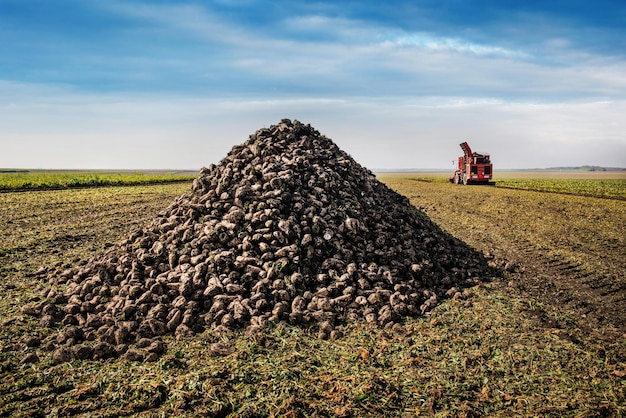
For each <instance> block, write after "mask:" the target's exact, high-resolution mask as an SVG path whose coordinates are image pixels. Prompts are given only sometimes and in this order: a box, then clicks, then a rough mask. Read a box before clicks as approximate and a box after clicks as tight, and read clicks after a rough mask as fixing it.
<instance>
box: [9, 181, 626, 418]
mask: <svg viewBox="0 0 626 418" xmlns="http://www.w3.org/2000/svg"><path fill="white" fill-rule="evenodd" d="M379 177H380V178H381V180H382V181H384V182H385V183H387V184H388V185H389V186H390V187H391V188H393V189H395V190H397V191H398V192H400V193H402V194H404V195H405V196H407V197H408V198H409V199H410V201H411V202H412V204H413V205H415V206H416V207H417V208H420V209H422V210H423V211H425V212H426V213H427V214H428V216H429V217H430V218H431V219H433V221H435V222H436V223H437V224H438V225H439V226H441V227H442V228H443V229H444V230H446V231H447V232H449V233H450V234H452V235H454V236H456V237H457V238H459V239H461V240H463V241H464V242H466V243H467V244H469V245H470V246H472V247H475V248H476V249H478V250H481V251H482V252H483V253H485V254H487V255H490V256H492V257H493V263H494V265H495V266H496V267H498V268H500V269H501V270H502V274H501V276H499V277H493V278H484V279H485V280H484V281H483V282H482V283H479V284H478V285H477V286H475V287H474V288H471V289H468V291H467V294H466V295H465V296H464V297H463V298H459V299H451V300H445V301H443V302H442V303H441V304H440V305H439V306H438V307H436V308H435V309H434V310H433V311H432V312H431V313H430V314H429V315H427V316H425V317H418V318H407V320H406V322H405V323H404V324H403V330H402V331H400V332H389V331H387V330H381V329H378V328H376V327H369V326H367V324H362V323H354V324H347V325H346V328H345V330H344V337H343V338H342V339H340V340H337V341H322V340H319V339H318V338H317V337H316V336H315V333H314V332H310V331H309V330H306V329H298V328H293V329H288V330H286V329H278V328H277V329H273V330H268V332H267V334H266V335H263V336H262V337H250V336H246V335H243V334H237V333H235V334H232V335H218V334H213V333H210V332H206V333H204V334H202V335H199V336H194V337H192V338H189V339H183V340H176V339H174V338H170V337H166V338H164V341H165V342H166V344H167V346H168V352H167V353H166V354H165V355H164V356H163V357H162V358H160V359H159V360H158V361H156V362H153V363H133V362H129V361H112V360H108V361H105V362H99V361H74V362H71V363H63V364H56V363H55V362H54V361H52V359H51V354H50V353H49V352H46V350H45V349H43V345H44V344H45V342H46V339H49V338H51V332H50V330H47V329H44V328H43V327H41V326H40V325H39V324H38V322H37V319H35V318H32V317H30V316H28V315H24V314H23V313H22V312H21V308H22V306H24V305H25V304H28V303H32V302H33V301H37V300H39V299H40V298H41V296H40V293H39V292H40V290H41V289H42V288H43V287H45V286H46V283H42V281H41V278H39V277H37V276H35V275H33V273H34V272H35V271H37V269H38V268H39V267H40V266H41V265H47V266H49V265H55V266H57V268H58V269H59V270H61V269H64V268H66V267H69V266H74V265H77V264H81V263H84V262H85V260H86V259H88V258H89V257H91V256H93V255H94V254H97V253H99V252H101V251H103V250H104V249H105V248H107V247H108V246H110V245H111V243H112V242H116V241H119V240H121V239H124V238H126V237H127V236H128V235H129V234H130V233H131V232H132V231H134V230H135V229H136V228H138V227H140V226H142V225H145V224H146V223H147V222H149V220H151V219H152V218H153V217H154V216H155V215H156V214H157V213H158V212H159V211H160V210H161V209H162V208H164V207H165V206H166V205H167V204H169V202H171V201H172V199H174V198H175V197H176V196H178V195H180V194H181V193H183V192H184V191H185V190H187V189H188V187H189V186H188V185H184V184H175V185H159V186H142V187H129V188H101V189H93V190H89V189H83V190H67V191H50V192H29V193H23V194H15V193H7V194H0V230H1V231H2V234H0V321H1V323H2V327H0V416H197V415H204V416H222V417H235V416H295V417H300V416H302V417H306V416H340V417H350V416H372V417H374V416H393V417H406V416H418V415H420V416H436V417H453V416H454V417H457V416H465V417H475V416H501V417H509V416H520V417H526V416H528V417H531V416H532V417H534V416H553V417H561V416H570V417H599V416H624V414H626V407H625V406H624V405H625V403H626V395H625V394H626V379H625V378H626V327H625V319H624V315H623V313H624V312H625V311H626V309H625V308H626V286H625V283H626V276H625V275H624V273H623V272H624V271H625V270H624V269H625V267H626V257H624V250H623V249H624V248H625V245H626V231H625V226H626V204H625V202H624V201H620V200H613V199H596V198H590V197H585V196H572V195H562V194H556V193H537V192H530V191H519V190H510V189H499V188H497V187H480V186H479V187H473V186H472V187H464V186H456V185H452V184H448V183H446V182H437V181H423V180H420V179H418V178H416V177H410V176H406V175H399V176H379ZM33 335H35V336H38V337H39V338H40V339H41V346H36V347H28V346H26V344H25V342H24V341H25V338H26V337H28V336H33ZM216 347H217V348H220V350H221V351H223V354H217V355H216ZM220 350H217V351H220ZM33 354H34V355H36V356H38V360H39V361H37V362H33V363H30V362H29V361H25V360H26V359H28V358H29V356H30V358H32V355H33Z"/></svg>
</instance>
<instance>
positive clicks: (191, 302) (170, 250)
mask: <svg viewBox="0 0 626 418" xmlns="http://www.w3.org/2000/svg"><path fill="white" fill-rule="evenodd" d="M488 274H489V270H488V267H487V263H486V262H485V260H484V258H483V257H482V256H481V255H480V254H478V253H476V252H475V251H473V250H471V249H470V248H468V247H467V246H466V245H464V244H463V243H462V242H460V241H458V240H456V239H455V238H453V237H451V236H450V235H448V234H446V233H444V232H443V231H442V230H440V229H439V228H438V227H437V226H436V225H435V224H434V223H433V222H431V221H430V219H429V218H428V217H427V216H426V215H425V214H424V213H422V212H420V211H418V210H417V209H415V208H414V207H413V206H411V205H410V204H409V202H408V200H407V199H406V198H405V197H403V196H401V195H399V194H397V193H395V192H394V191H392V190H390V189H389V188H387V187H386V186H385V185H383V184H382V183H380V182H379V181H378V180H377V179H376V178H375V176H374V175H373V174H372V173H371V172H370V171H369V170H367V169H365V168H363V167H362V166H360V165H359V164H358V163H357V162H356V161H355V160H354V159H352V158H351V157H350V156H349V155H348V154H346V153H345V152H343V151H342V150H340V149H339V148H338V147H337V146H336V144H335V143H334V142H333V141H332V140H330V139H329V138H327V137H325V136H323V135H320V133H319V132H318V131H316V130H315V129H313V128H312V127H311V126H310V125H304V124H302V123H300V122H298V121H293V122H292V121H290V120H288V119H284V120H282V121H281V122H280V123H279V124H277V125H274V126H271V127H270V128H267V129H265V128H264V129H260V130H258V131H257V132H255V133H254V134H252V135H251V136H250V138H249V139H248V140H247V141H246V142H245V143H243V144H242V145H239V146H235V147H234V148H233V149H232V150H231V152H230V153H229V154H228V155H227V156H226V157H225V158H224V159H223V160H222V161H221V162H220V163H219V164H218V165H210V166H209V167H207V168H203V169H202V170H201V172H200V175H199V176H198V178H196V179H195V180H194V182H193V186H192V188H191V190H190V191H189V192H187V193H185V194H183V195H181V196H180V197H178V198H177V199H175V201H174V202H172V204H171V205H170V206H169V207H168V208H166V209H165V210H163V211H162V212H161V213H160V214H159V215H158V216H157V217H156V218H155V219H154V220H153V221H152V222H151V223H150V224H149V225H148V226H147V227H145V228H143V229H142V230H139V231H137V232H136V233H134V234H133V235H132V236H130V237H129V238H128V239H127V240H125V241H123V242H121V243H119V244H117V245H115V246H114V247H112V248H110V249H109V250H108V251H106V252H105V253H103V254H100V255H97V256H95V257H93V258H92V259H91V260H88V261H87V263H86V264H85V265H83V266H79V267H75V268H71V269H68V270H66V271H64V272H62V273H61V274H51V273H49V274H48V280H49V281H51V282H52V283H53V284H65V285H66V286H65V290H64V291H63V292H61V291H59V290H57V287H56V286H55V287H52V288H48V289H46V290H45V291H44V292H43V297H44V299H43V301H41V302H40V303H38V304H36V305H29V306H25V307H24V309H23V310H24V312H26V313H30V314H33V315H37V316H39V317H40V322H41V324H42V325H43V326H46V327H53V328H56V327H59V326H60V330H59V331H58V333H57V335H56V340H54V341H52V342H48V343H47V344H46V346H47V348H48V349H49V350H55V352H54V354H53V358H55V359H57V361H67V360H69V359H72V358H79V359H87V358H93V359H100V358H106V357H118V356H121V355H124V356H125V357H126V358H128V359H131V360H137V361H141V360H151V359H155V358H157V357H158V356H159V355H160V354H161V353H163V352H164V351H165V349H166V347H165V345H164V344H163V342H162V341H161V339H160V336H162V335H165V334H174V335H175V336H176V337H186V336H191V335H194V334H196V333H200V332H202V331H203V330H204V329H206V328H217V329H222V330H233V329H238V328H243V329H246V330H247V331H249V332H258V331H260V330H262V329H263V328H265V327H266V326H268V324H269V323H274V324H279V323H288V324H294V325H303V326H307V325H309V324H310V325H312V326H314V327H316V328H315V329H317V330H318V332H319V336H320V338H329V337H330V338H338V337H340V336H341V324H342V322H345V321H346V320H357V319H365V320H366V321H367V322H370V323H375V324H378V325H380V326H384V327H393V326H396V324H397V323H399V321H401V319H402V318H403V317H405V316H409V315H410V316H417V315H420V314H424V313H425V312H427V311H429V310H430V309H432V308H433V307H434V306H435V305H436V304H437V303H438V301H440V300H441V299H442V298H444V297H452V296H454V294H456V293H457V292H458V291H459V289H460V288H461V287H464V286H466V285H467V284H468V283H472V282H473V281H475V280H476V279H477V278H478V277H485V276H486V275H488Z"/></svg>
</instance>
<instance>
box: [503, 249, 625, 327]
mask: <svg viewBox="0 0 626 418" xmlns="http://www.w3.org/2000/svg"><path fill="white" fill-rule="evenodd" d="M511 246H512V247H513V248H512V249H511V250H512V253H513V254H515V253H517V259H518V260H519V261H517V262H515V264H516V265H517V266H518V267H517V268H514V269H512V271H509V272H507V276H508V278H509V279H511V280H512V283H513V284H514V286H515V287H516V288H517V289H519V290H521V291H522V292H523V293H524V294H525V295H526V296H527V297H528V298H533V299H537V300H538V301H539V302H541V303H543V304H548V305H552V306H556V307H561V308H565V311H570V312H575V313H578V315H577V316H578V317H579V321H577V322H578V323H577V324H576V325H577V326H580V327H581V328H588V329H587V331H591V330H596V329H599V328H605V327H606V326H607V325H610V326H612V327H615V328H616V331H618V332H619V333H622V334H623V333H626V318H625V317H624V315H623V312H626V283H624V282H619V281H618V280H617V278H613V277H610V276H608V275H604V274H601V273H598V272H593V271H589V270H587V269H586V268H585V267H584V266H583V265H581V264H576V263H573V262H571V261H568V260H564V259H562V258H558V257H554V256H552V257H550V256H546V255H543V254H541V250H539V249H537V248H536V247H535V246H534V245H533V243H532V242H530V241H523V240H520V241H517V242H514V243H511ZM535 313H536V314H537V315H538V316H539V319H541V321H542V322H543V323H544V325H546V326H548V327H552V328H557V329H562V330H567V329H568V328H570V327H571V324H566V323H559V321H558V320H556V321H555V319H553V318H547V316H546V315H545V313H541V312H535Z"/></svg>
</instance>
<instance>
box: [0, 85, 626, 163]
mask: <svg viewBox="0 0 626 418" xmlns="http://www.w3.org/2000/svg"><path fill="white" fill-rule="evenodd" d="M2 87H3V88H7V87H8V90H12V91H13V92H14V96H13V97H9V98H0V109H3V111H2V112H0V126H2V129H0V144H2V149H3V152H2V153H1V154H0V167H43V168H181V169H182V168H189V169H197V168H199V167H201V166H203V165H208V164H210V163H217V162H219V160H221V158H223V157H224V156H225V155H226V153H227V152H228V151H229V150H230V148H231V147H232V146H233V145H236V144H239V143H241V142H243V141H245V140H246V139H247V137H248V135H249V134H251V133H252V132H254V131H255V130H256V129H259V128H262V127H267V126H269V125H271V124H274V123H277V122H278V121H279V120H280V119H282V118H285V117H287V118H291V119H298V120H300V121H302V122H304V123H310V124H311V125H312V126H313V127H315V128H316V129H318V130H319V131H320V132H321V133H322V134H325V135H327V136H329V137H331V138H332V139H333V140H335V142H337V144H338V145H339V146H340V147H342V148H343V149H344V150H345V151H346V152H348V153H350V154H351V155H352V156H353V157H354V158H355V159H356V160H357V161H359V162H360V163H361V164H363V165H365V166H366V167H369V168H372V169H375V168H446V167H448V166H449V165H450V161H452V159H453V158H455V157H456V154H457V153H458V152H459V150H458V144H459V143H460V142H461V141H463V140H468V141H469V142H470V144H471V145H472V146H473V147H474V148H476V149H480V150H484V151H488V152H490V153H491V154H492V156H493V158H494V162H495V163H496V164H497V167H498V168H520V167H547V166H558V165H583V164H594V165H607V166H625V165H626V138H625V137H624V132H625V131H626V129H625V128H626V126H625V122H624V121H623V115H624V114H626V100H621V101H615V100H605V101H581V102H579V103H569V104H562V103H555V104H549V103H525V102H507V101H503V100H502V99H490V98H477V99H475V98H472V97H423V98H407V97H394V96H387V97H379V98H376V99H373V98H367V97H345V98H332V97H329V98H314V97H312V98H307V97H300V98H297V99H288V98H279V97H275V98H269V99H250V98H245V97H242V98H232V99H224V98H215V99H198V98H189V97H185V96H171V95H144V96H142V95H97V94H83V93H77V92H70V91H65V92H63V91H62V90H59V89H58V88H48V87H45V86H34V85H20V86H15V85H13V86H11V85H7V83H4V84H3V85H2ZM16 95H17V96H20V97H21V100H20V101H17V102H16V101H15V97H16Z"/></svg>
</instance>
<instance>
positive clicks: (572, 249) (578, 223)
mask: <svg viewBox="0 0 626 418" xmlns="http://www.w3.org/2000/svg"><path fill="white" fill-rule="evenodd" d="M383 180H384V181H386V182H387V183H388V184H389V185H390V186H391V187H392V188H395V189H396V190H398V191H399V192H400V193H404V194H406V195H407V196H408V197H409V198H410V199H411V202H412V203H413V204H414V205H415V206H417V207H421V208H423V209H424V211H425V212H426V213H428V215H429V216H430V217H431V218H432V219H433V220H434V221H435V222H436V223H438V224H439V225H440V226H441V227H442V228H444V229H445V230H447V231H448V232H450V233H452V234H453V235H455V236H456V237H458V238H460V239H461V240H463V241H465V242H467V243H469V244H470V245H472V246H475V247H476V248H479V249H481V250H482V251H484V252H486V253H491V254H493V255H495V256H496V257H498V258H499V259H500V260H501V261H502V262H503V263H505V264H506V277H507V278H508V280H509V281H508V284H509V285H510V287H511V288H513V289H516V291H519V292H522V293H523V294H525V295H527V297H528V298H529V299H532V300H535V301H536V302H537V303H539V304H541V305H542V306H544V307H547V308H548V310H549V311H551V312H552V314H550V315H548V314H546V313H537V315H538V317H539V318H540V319H541V321H543V322H544V323H545V325H546V326H547V327H550V328H555V329H558V330H560V331H559V332H561V333H562V334H563V335H569V334H572V335H570V336H569V337H567V338H576V337H575V336H574V334H576V333H578V332H582V333H593V334H594V335H597V336H598V338H602V339H608V340H610V341H613V342H618V341H620V340H623V339H624V338H625V336H626V316H625V315H624V312H626V276H625V275H624V271H625V268H626V257H624V254H625V252H624V248H626V204H625V203H624V202H623V201H620V200H617V199H598V198H594V197H587V196H572V195H566V194H559V193H538V192H532V191H523V190H507V189H502V188H498V187H490V186H474V187H458V186H456V185H452V184H445V183H441V182H432V183H429V182H428V181H420V182H419V183H420V184H419V186H416V185H414V184H411V183H412V182H413V183H414V182H417V181H416V180H415V179H408V180H407V179H406V178H405V179H401V178H400V177H398V176H390V177H383ZM563 314H568V315H567V317H568V318H577V321H576V323H575V324H571V323H569V322H568V321H565V320H564V319H563V318H564V315H563ZM572 326H574V327H572Z"/></svg>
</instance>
